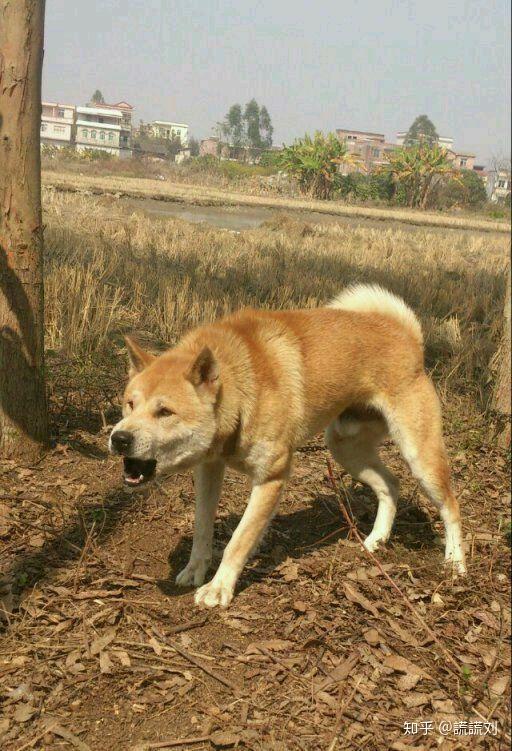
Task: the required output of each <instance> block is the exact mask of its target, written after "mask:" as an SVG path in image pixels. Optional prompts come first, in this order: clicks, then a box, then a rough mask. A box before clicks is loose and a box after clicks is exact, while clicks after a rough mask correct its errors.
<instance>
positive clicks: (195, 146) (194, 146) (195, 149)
mask: <svg viewBox="0 0 512 751" xmlns="http://www.w3.org/2000/svg"><path fill="white" fill-rule="evenodd" d="M188 148H189V151H190V156H199V141H198V140H197V138H194V136H190V138H189V139H188Z"/></svg>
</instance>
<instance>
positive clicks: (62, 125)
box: [41, 102, 76, 147]
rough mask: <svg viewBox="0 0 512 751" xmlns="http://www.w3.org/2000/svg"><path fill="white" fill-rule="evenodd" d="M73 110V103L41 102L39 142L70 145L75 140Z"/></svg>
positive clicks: (52, 144)
mask: <svg viewBox="0 0 512 751" xmlns="http://www.w3.org/2000/svg"><path fill="white" fill-rule="evenodd" d="M75 111H76V108H75V106H74V105H73V104H58V103H57V102H42V103H41V144H42V145H45V146H58V147H62V146H72V145H73V144H74V140H75Z"/></svg>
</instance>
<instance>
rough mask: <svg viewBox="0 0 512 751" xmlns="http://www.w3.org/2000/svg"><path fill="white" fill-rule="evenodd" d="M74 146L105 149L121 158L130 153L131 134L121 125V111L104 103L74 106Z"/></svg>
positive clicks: (81, 149)
mask: <svg viewBox="0 0 512 751" xmlns="http://www.w3.org/2000/svg"><path fill="white" fill-rule="evenodd" d="M76 115H77V117H76V148H77V150H78V151H83V150H84V149H96V150H99V151H106V152H107V153H109V154H112V155H113V156H119V157H122V158H126V157H130V156H131V155H132V149H131V136H130V138H129V137H128V133H127V130H126V127H125V126H123V125H122V121H123V112H122V111H121V110H120V109H116V108H109V107H107V106H106V105H103V104H101V105H98V106H94V107H88V106H87V107H77V108H76Z"/></svg>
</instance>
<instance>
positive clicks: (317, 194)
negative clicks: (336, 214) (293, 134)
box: [278, 131, 353, 199]
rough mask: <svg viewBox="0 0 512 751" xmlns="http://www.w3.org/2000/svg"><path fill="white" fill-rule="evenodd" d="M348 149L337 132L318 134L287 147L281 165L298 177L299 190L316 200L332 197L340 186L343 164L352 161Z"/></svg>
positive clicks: (279, 161)
mask: <svg viewBox="0 0 512 751" xmlns="http://www.w3.org/2000/svg"><path fill="white" fill-rule="evenodd" d="M352 161H353V157H352V156H351V155H350V154H348V153H347V148H346V146H345V145H344V144H343V143H341V142H340V140H339V139H338V138H337V136H336V135H335V134H334V133H328V134H327V135H324V134H323V133H322V132H321V131H316V133H315V134H314V136H313V137H312V136H310V135H309V134H307V133H306V135H305V136H304V138H298V139H297V140H296V141H294V143H293V144H291V145H290V146H285V147H284V148H283V151H282V152H281V153H280V155H279V157H278V166H279V167H281V169H283V170H284V171H285V172H288V174H290V175H292V176H293V177H295V179H296V180H297V182H298V185H299V189H300V191H301V192H302V193H306V194H308V195H310V196H312V197H314V198H323V199H327V198H332V196H333V194H334V193H335V192H336V191H337V190H338V188H339V184H340V172H339V165H340V164H343V163H344V162H352Z"/></svg>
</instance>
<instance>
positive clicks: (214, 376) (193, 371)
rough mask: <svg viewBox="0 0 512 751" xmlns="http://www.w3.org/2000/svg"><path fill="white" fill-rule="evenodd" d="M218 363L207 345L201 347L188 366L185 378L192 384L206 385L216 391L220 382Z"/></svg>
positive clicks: (197, 385)
mask: <svg viewBox="0 0 512 751" xmlns="http://www.w3.org/2000/svg"><path fill="white" fill-rule="evenodd" d="M219 377H220V370H219V364H218V362H217V360H216V359H215V356H214V354H213V352H212V351H211V349H210V348H209V347H203V349H202V350H201V352H200V353H199V354H198V356H197V357H196V359H195V361H194V363H193V364H192V367H191V368H190V370H189V372H188V374H187V378H188V380H189V381H190V382H191V383H192V385H193V386H195V387H196V388H198V387H199V386H207V387H208V388H209V389H210V390H211V391H217V389H218V386H219V382H220V378H219Z"/></svg>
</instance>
